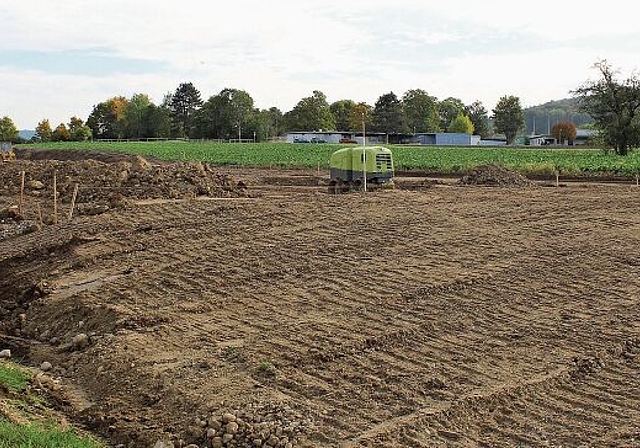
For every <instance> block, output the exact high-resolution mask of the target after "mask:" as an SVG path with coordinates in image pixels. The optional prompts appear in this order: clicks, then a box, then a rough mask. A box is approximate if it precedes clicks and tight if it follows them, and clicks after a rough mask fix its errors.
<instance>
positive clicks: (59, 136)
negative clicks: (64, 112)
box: [51, 123, 71, 142]
mask: <svg viewBox="0 0 640 448" xmlns="http://www.w3.org/2000/svg"><path fill="white" fill-rule="evenodd" d="M69 140H71V134H70V133H69V129H67V125H65V124H64V123H60V124H59V125H58V126H57V127H56V128H55V129H54V130H53V133H52V134H51V141H54V142H68V141H69Z"/></svg>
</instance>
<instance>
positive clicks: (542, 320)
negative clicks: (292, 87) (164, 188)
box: [0, 170, 640, 447]
mask: <svg viewBox="0 0 640 448" xmlns="http://www.w3.org/2000/svg"><path fill="white" fill-rule="evenodd" d="M241 173H242V171H236V172H233V173H231V175H232V176H233V178H236V179H242V180H243V181H245V182H246V184H247V185H248V194H249V195H250V196H253V197H248V198H247V197H237V198H220V199H217V198H210V199H205V200H193V199H190V200H157V201H144V202H143V201H137V202H136V201H133V202H131V203H129V205H128V206H127V207H126V208H122V209H110V210H108V211H107V212H105V213H103V214H100V215H96V216H79V217H74V219H73V220H71V221H66V220H64V222H62V223H60V224H57V225H46V226H44V227H43V228H41V229H40V230H33V231H31V232H30V233H26V234H23V235H13V236H8V237H6V238H5V239H4V240H3V241H0V298H1V306H2V308H1V309H0V313H1V317H2V326H1V327H0V334H2V335H4V336H1V337H0V342H1V343H2V344H4V345H11V348H12V349H13V350H14V351H16V352H17V353H18V354H19V355H24V356H25V359H26V361H27V362H28V363H32V364H34V365H39V364H40V363H41V362H42V361H49V362H51V363H52V364H53V366H54V369H53V371H52V372H51V374H52V375H53V376H54V377H60V378H61V381H62V384H64V385H65V386H66V388H67V391H68V393H69V398H68V399H67V400H66V401H65V402H66V403H67V405H68V406H69V408H68V411H69V412H70V413H71V414H73V415H75V416H76V417H78V418H81V419H82V420H83V421H84V422H85V423H87V424H88V425H90V426H91V427H92V428H93V429H94V430H96V431H97V432H99V433H100V434H103V435H105V436H107V437H109V438H110V440H111V441H113V443H114V444H115V443H123V444H125V446H132V447H133V446H136V447H139V446H140V447H146V446H149V447H151V446H153V445H154V444H155V443H156V442H157V441H158V440H162V439H166V440H170V439H171V440H174V441H176V442H177V441H179V440H183V441H184V443H195V444H197V445H198V446H200V447H204V446H207V447H208V446H212V445H213V446H238V447H240V446H265V447H266V446H280V447H288V446H290V447H292V446H301V447H338V446H341V447H382V446H384V447H434V446H436V447H437V446H442V447H445V446H446V447H477V446H483V447H515V446H519V447H520V446H526V447H560V446H562V447H584V446H618V447H637V446H640V396H639V395H638V390H640V253H639V249H638V248H639V247H640V215H639V214H638V213H637V211H638V210H639V209H640V188H637V187H635V186H620V185H607V186H602V185H589V186H583V185H569V186H567V187H565V188H529V187H524V188H487V187H469V186H461V185H457V184H454V183H452V184H435V183H434V184H430V185H429V188H426V189H424V190H423V191H406V190H395V191H379V192H375V193H371V194H367V195H362V194H348V195H338V196H330V195H328V194H326V193H325V192H324V188H323V187H314V186H313V185H314V182H316V183H317V179H315V177H317V176H316V173H313V172H309V173H302V174H300V176H303V175H304V176H306V177H305V178H306V179H307V180H308V184H307V183H306V182H307V181H303V180H300V179H302V178H301V177H299V178H298V180H297V181H296V182H292V183H291V184H290V185H292V187H291V188H286V186H282V185H280V186H278V187H273V188H268V187H267V186H265V185H264V183H265V182H264V181H265V179H266V178H267V177H269V176H270V178H271V183H272V185H275V184H278V182H276V181H273V178H282V176H283V174H282V173H279V172H270V173H267V172H262V171H260V172H258V171H250V170H245V171H244V173H245V176H243V175H241ZM227 174H228V173H227ZM287 175H292V174H290V173H288V174H287ZM320 177H321V176H320ZM259 185H261V186H259ZM13 192H14V190H11V193H12V194H13ZM15 201H16V197H15V195H7V196H5V197H3V198H1V201H0V205H2V204H10V203H15ZM0 208H1V207H0Z"/></svg>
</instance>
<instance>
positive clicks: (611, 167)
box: [24, 142, 640, 177]
mask: <svg viewBox="0 0 640 448" xmlns="http://www.w3.org/2000/svg"><path fill="white" fill-rule="evenodd" d="M30 146H31V145H25V146H24V147H25V148H26V147H30ZM37 147H38V148H50V149H76V150H81V149H87V150H106V151H121V152H127V153H132V154H141V155H144V156H153V157H157V158H160V159H167V160H200V161H203V162H209V163H212V164H215V165H239V166H245V167H288V168H291V167H302V168H318V167H320V168H323V169H324V168H326V167H327V166H328V162H329V156H330V155H331V153H332V152H333V151H335V150H336V149H338V148H339V147H340V145H330V144H312V145H310V144H285V143H255V144H251V143H248V144H230V143H210V142H130V143H104V142H74V143H67V142H65V143H47V144H38V145H37ZM391 148H392V150H393V153H394V159H395V162H396V168H397V169H398V170H420V171H427V172H431V173H441V174H459V173H461V172H463V171H465V170H467V169H469V168H473V167H475V166H478V165H484V164H498V165H502V166H505V167H508V168H512V169H515V170H518V171H520V172H522V173H523V174H526V175H534V176H551V175H553V174H554V172H555V171H556V170H557V171H559V172H560V173H561V174H563V175H569V176H586V177H588V176H611V175H613V176H626V177H632V176H635V175H636V174H637V173H640V153H637V152H636V153H632V154H631V155H630V156H627V157H620V156H616V155H614V154H610V153H605V152H604V151H601V150H593V149H566V150H564V149H562V150H561V149H530V148H527V149H525V148H499V147H496V148H484V147H475V148H471V147H466V148H459V147H424V146H423V147H419V146H398V145H396V146H391Z"/></svg>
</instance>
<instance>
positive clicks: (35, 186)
mask: <svg viewBox="0 0 640 448" xmlns="http://www.w3.org/2000/svg"><path fill="white" fill-rule="evenodd" d="M27 187H29V188H31V189H32V190H42V189H43V188H44V184H43V183H42V182H40V181H39V180H30V181H29V182H27Z"/></svg>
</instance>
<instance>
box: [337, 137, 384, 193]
mask: <svg viewBox="0 0 640 448" xmlns="http://www.w3.org/2000/svg"><path fill="white" fill-rule="evenodd" d="M365 161H366V163H365ZM329 168H330V176H331V179H330V181H329V193H346V192H348V191H359V190H362V189H363V188H364V187H365V175H366V188H367V190H369V189H377V188H381V187H389V186H392V185H393V180H392V179H393V174H394V171H393V155H392V154H391V150H390V149H388V148H385V147H382V146H354V147H350V148H343V149H339V150H338V151H336V152H334V153H333V154H332V155H331V159H330V160H329ZM365 173H366V174H365Z"/></svg>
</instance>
